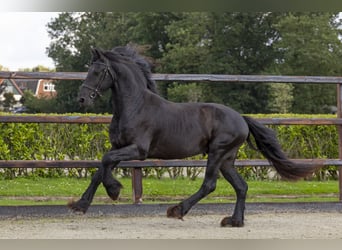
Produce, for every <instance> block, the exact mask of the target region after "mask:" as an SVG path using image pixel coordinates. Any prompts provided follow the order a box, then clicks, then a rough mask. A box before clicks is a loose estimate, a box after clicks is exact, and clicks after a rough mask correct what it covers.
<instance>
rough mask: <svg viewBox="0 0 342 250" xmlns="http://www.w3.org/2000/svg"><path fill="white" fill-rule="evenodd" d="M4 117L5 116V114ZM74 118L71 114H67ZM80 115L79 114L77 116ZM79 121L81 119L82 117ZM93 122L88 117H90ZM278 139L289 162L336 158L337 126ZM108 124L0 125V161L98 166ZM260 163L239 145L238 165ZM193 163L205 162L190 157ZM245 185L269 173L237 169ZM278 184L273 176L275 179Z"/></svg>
mask: <svg viewBox="0 0 342 250" xmlns="http://www.w3.org/2000/svg"><path fill="white" fill-rule="evenodd" d="M7 115H8V114H7ZM72 115H75V114H72ZM77 115H81V114H77ZM83 115H84V114H83ZM92 116H93V115H92ZM253 116H254V117H256V118H258V117H260V118H261V117H280V115H279V114H277V115H253ZM281 116H282V117H292V118H293V117H300V118H310V117H316V118H317V117H325V118H333V117H334V116H332V115H324V116H321V115H320V116H318V115H315V116H312V115H311V116H308V115H293V114H291V115H286V116H285V115H281ZM271 127H272V129H274V130H275V131H276V133H277V136H278V139H279V141H280V144H281V145H282V147H283V149H284V151H285V152H286V153H287V154H288V156H289V157H290V158H308V159H312V158H320V159H328V158H331V159H334V158H338V134H337V129H336V126H327V125H319V126H314V125H311V126H304V125H290V126H285V125H279V126H271ZM110 147H111V145H110V142H109V135H108V124H47V123H43V124H38V123H1V124H0V160H64V159H70V160H87V159H88V160H100V159H101V157H102V155H103V154H104V153H105V152H107V151H108V150H109V149H110ZM253 158H256V159H260V158H262V155H261V154H260V153H259V152H257V151H254V150H253V149H251V148H250V147H248V146H247V144H244V145H243V146H242V147H241V149H240V150H239V153H238V159H253ZM193 159H204V158H203V157H202V156H195V157H193ZM94 171H95V170H94V169H82V168H79V169H70V170H68V171H64V170H62V169H48V170H45V169H33V170H31V169H28V170H27V169H25V170H23V169H2V170H1V174H2V175H3V177H4V178H13V177H15V176H18V175H32V174H34V175H39V176H47V177H48V176H61V175H69V176H70V175H71V176H77V177H84V176H88V175H91V174H92V173H93V172H94ZM239 171H240V173H241V174H242V175H243V177H244V178H246V179H269V178H270V177H272V176H273V170H272V168H263V167H244V168H239ZM115 173H116V174H117V175H124V176H127V175H129V174H130V172H129V171H128V170H127V169H116V170H115ZM143 173H144V175H145V176H155V177H157V178H161V177H162V176H165V175H169V176H170V177H172V178H177V177H184V176H186V177H190V178H192V179H195V178H196V177H197V176H198V175H200V174H201V173H203V169H202V168H195V167H193V168H185V169H184V168H153V169H152V168H146V169H144V172H143ZM275 178H277V176H276V177H275ZM314 178H316V179H320V180H323V179H336V178H338V173H337V168H336V167H333V166H331V167H325V168H322V169H320V170H318V171H317V172H316V174H315V176H314Z"/></svg>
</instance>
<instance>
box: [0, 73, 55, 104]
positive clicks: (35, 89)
mask: <svg viewBox="0 0 342 250" xmlns="http://www.w3.org/2000/svg"><path fill="white" fill-rule="evenodd" d="M26 90H29V91H31V92H32V93H33V95H34V96H35V97H37V98H52V97H55V96H56V95H57V92H56V90H55V84H54V83H53V80H43V79H39V80H37V79H0V105H1V103H2V101H4V99H5V98H4V93H13V97H14V99H15V100H16V102H17V103H16V104H14V105H13V108H16V107H20V106H21V105H22V104H21V103H20V99H21V98H22V96H23V95H24V92H25V91H26ZM0 108H1V107H0Z"/></svg>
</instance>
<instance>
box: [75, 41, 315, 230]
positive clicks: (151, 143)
mask: <svg viewBox="0 0 342 250" xmlns="http://www.w3.org/2000/svg"><path fill="white" fill-rule="evenodd" d="M92 56H93V58H92V64H91V66H90V68H89V71H88V74H87V77H86V79H85V82H84V83H83V84H82V85H81V88H80V91H79V97H78V98H79V103H80V104H81V105H83V106H88V105H91V104H92V103H93V102H94V100H95V99H96V98H97V97H98V96H101V95H102V93H103V92H105V91H107V90H109V89H110V90H111V92H112V106H113V118H112V122H111V124H110V129H109V130H110V133H109V134H110V141H111V144H112V148H111V150H110V151H109V152H108V153H106V154H105V155H104V156H103V158H102V166H101V167H99V169H98V170H97V172H96V173H95V175H94V176H93V178H92V180H91V183H90V185H89V187H88V188H87V190H86V191H85V192H84V194H83V195H82V197H81V199H80V200H79V201H77V202H71V203H70V204H69V207H71V208H72V209H73V210H75V211H82V212H84V213H85V212H86V211H87V209H88V207H89V206H90V203H91V202H92V199H93V197H94V194H95V192H96V189H97V187H98V186H99V185H100V183H101V182H102V183H103V185H104V187H105V188H106V190H107V193H108V195H109V196H110V197H111V198H112V199H113V200H115V199H117V198H118V196H119V193H120V189H121V188H122V186H121V184H120V182H118V181H117V180H116V179H114V177H113V176H112V169H113V168H114V167H115V166H116V165H117V164H118V163H119V162H120V161H128V160H144V159H146V158H158V159H176V158H178V159H179V158H185V157H189V156H193V155H197V154H207V155H208V162H207V167H206V171H205V176H204V181H203V184H202V186H201V187H200V189H199V190H198V192H196V193H195V194H193V195H192V196H191V197H189V198H188V199H185V200H184V201H182V202H181V203H179V204H178V205H175V206H172V207H170V208H169V209H168V210H167V216H168V217H173V218H179V219H182V218H183V216H184V215H186V214H187V213H188V212H189V210H190V209H191V207H192V206H194V205H195V204H196V203H197V202H198V201H199V200H201V199H202V198H203V197H205V196H207V195H208V194H209V193H210V192H213V191H214V190H215V186H216V180H217V177H218V174H219V171H220V172H221V173H222V175H223V177H224V178H225V179H226V180H227V181H228V182H229V183H230V184H231V185H232V186H233V188H234V190H235V192H236V196H237V201H236V205H235V209H234V213H233V215H232V216H230V217H226V218H224V219H223V220H222V221H221V225H222V226H226V225H231V226H234V227H241V226H243V224H244V210H245V199H246V193H247V188H248V187H247V184H246V182H245V181H244V180H243V179H242V177H241V176H240V175H239V174H238V172H237V171H236V169H235V168H234V167H233V164H234V160H235V158H236V154H237V152H238V149H239V147H240V146H241V144H242V143H244V142H245V141H246V140H247V141H248V142H250V141H249V136H250V134H251V135H253V137H254V138H255V142H256V145H257V148H258V149H259V150H260V151H261V153H262V154H263V155H264V156H265V157H266V158H267V159H268V160H269V161H270V162H271V163H272V164H273V166H274V167H275V169H276V170H277V171H278V172H279V174H280V175H281V176H283V177H285V178H287V179H298V178H300V177H305V176H307V175H308V174H310V173H312V171H313V170H314V169H313V168H312V167H309V166H300V165H296V164H294V163H293V162H291V161H290V160H289V159H288V158H287V157H286V156H285V154H284V153H283V151H282V150H281V147H280V145H279V143H278V141H277V139H276V136H275V133H274V132H273V130H271V129H269V128H266V127H265V126H263V125H262V124H260V123H259V122H257V121H256V120H254V119H252V118H250V117H246V116H241V115H240V114H239V113H238V112H236V111H234V110H233V109H231V108H229V107H226V106H224V105H220V104H214V103H174V102H170V101H167V100H165V99H163V98H162V97H160V96H159V95H158V94H157V93H156V86H155V82H154V81H153V80H152V79H151V78H150V75H151V70H150V64H149V63H148V62H147V61H146V60H144V59H143V57H142V56H140V55H139V54H138V53H137V52H136V51H135V50H134V49H132V48H131V47H128V46H127V47H116V48H114V49H113V50H111V51H103V50H99V49H92Z"/></svg>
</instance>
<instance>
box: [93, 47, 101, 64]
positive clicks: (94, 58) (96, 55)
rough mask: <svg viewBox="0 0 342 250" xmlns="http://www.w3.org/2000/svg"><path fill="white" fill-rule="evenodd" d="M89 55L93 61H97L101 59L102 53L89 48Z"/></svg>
mask: <svg viewBox="0 0 342 250" xmlns="http://www.w3.org/2000/svg"><path fill="white" fill-rule="evenodd" d="M91 54H92V56H93V61H96V60H97V59H100V58H101V57H103V55H102V51H101V50H100V49H97V48H91Z"/></svg>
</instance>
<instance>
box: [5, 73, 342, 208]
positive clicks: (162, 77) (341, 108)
mask: <svg viewBox="0 0 342 250" xmlns="http://www.w3.org/2000/svg"><path fill="white" fill-rule="evenodd" d="M86 75H87V73H84V72H7V71H0V79H52V80H84V79H85V77H86ZM152 79H154V80H156V81H184V82H189V81H200V82H222V83H225V84H227V83H237V82H239V83H296V84H307V83H310V84H336V85H337V107H338V113H337V118H332V119H324V118H306V119H299V118H259V119H257V120H259V121H260V122H261V123H263V124H268V125H271V124H272V125H335V126H337V128H338V136H339V159H324V160H323V159H313V160H310V159H309V160H308V159H293V160H294V161H295V162H298V163H306V164H310V165H313V164H314V165H317V166H319V167H323V166H326V165H327V166H329V165H334V166H339V201H342V160H341V159H342V77H331V76H272V75H207V74H152ZM110 121H111V117H110V116H89V117H83V116H56V115H51V116H39V115H20V116H18V115H16V116H0V122H8V123H9V122H15V123H110ZM205 163H206V161H204V160H200V161H191V160H171V161H161V160H146V161H128V162H121V163H120V164H119V167H127V168H131V169H132V188H133V192H132V193H133V194H132V195H133V202H134V203H140V202H141V201H142V193H143V189H142V168H143V167H189V166H192V167H194V166H198V167H203V166H205ZM99 164H100V161H96V160H89V161H88V160H83V161H24V160H22V161H20V160H19V161H18V160H10V161H4V160H0V167H1V168H50V167H51V168H72V167H78V168H79V167H82V168H89V167H97V166H98V165H99ZM235 165H236V166H237V167H243V166H264V167H268V166H270V164H269V162H268V161H266V160H258V159H253V160H237V161H236V163H235Z"/></svg>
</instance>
